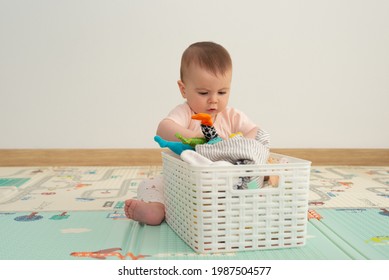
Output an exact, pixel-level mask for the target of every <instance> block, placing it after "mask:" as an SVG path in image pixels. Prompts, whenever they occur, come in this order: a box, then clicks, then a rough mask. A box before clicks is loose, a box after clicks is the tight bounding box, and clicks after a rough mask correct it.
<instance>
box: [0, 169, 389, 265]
mask: <svg viewBox="0 0 389 280" xmlns="http://www.w3.org/2000/svg"><path fill="white" fill-rule="evenodd" d="M161 173H162V168H161V167H160V166H126V167H40V168H37V167H3V168H0V228H1V238H0V259H2V260H5V259H9V260H15V259H57V260H63V259H79V258H86V259H88V258H90V259H154V260H156V259H273V260H274V259H284V260H285V259H317V260H319V259H389V167H355V166H354V167H349V166H313V167H312V168H311V178H310V193H309V209H310V210H309V211H308V213H307V215H308V219H309V222H308V235H307V242H306V245H305V246H303V247H298V248H289V249H274V250H259V251H247V252H237V253H220V254H197V253H195V252H194V251H193V250H192V249H191V248H190V247H188V246H187V245H186V243H185V242H183V241H182V240H181V239H180V238H179V237H178V236H177V235H176V234H175V233H174V232H173V231H172V230H171V229H170V227H169V226H168V225H167V224H166V223H163V224H162V225H160V226H154V227H153V226H146V225H142V224H139V223H137V222H134V221H131V220H128V219H126V217H125V216H124V213H123V204H124V200H126V199H127V198H130V197H135V196H136V189H137V186H138V184H139V182H141V181H142V180H143V179H145V178H151V177H154V176H156V175H159V174H161Z"/></svg>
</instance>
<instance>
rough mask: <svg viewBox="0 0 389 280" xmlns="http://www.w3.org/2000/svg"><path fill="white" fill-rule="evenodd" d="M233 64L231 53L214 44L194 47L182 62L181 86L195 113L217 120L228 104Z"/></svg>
mask: <svg viewBox="0 0 389 280" xmlns="http://www.w3.org/2000/svg"><path fill="white" fill-rule="evenodd" d="M231 77H232V62H231V57H230V55H229V53H228V52H227V50H226V49H225V48H224V47H222V46H220V45H218V44H216V43H213V42H198V43H194V44H192V45H190V46H189V47H188V48H187V49H186V50H185V51H184V53H183V55H182V59H181V69H180V78H181V79H180V80H179V81H178V86H179V89H180V91H181V95H182V96H183V97H184V98H185V99H186V101H187V103H188V105H189V107H191V109H192V110H193V111H194V112H195V113H207V114H210V115H212V116H213V118H215V117H216V115H217V114H218V113H219V112H221V111H223V110H224V109H225V108H226V107H227V104H228V99H229V96H230V86H231Z"/></svg>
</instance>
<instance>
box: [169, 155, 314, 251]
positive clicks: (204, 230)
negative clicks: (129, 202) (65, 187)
mask: <svg viewBox="0 0 389 280" xmlns="http://www.w3.org/2000/svg"><path fill="white" fill-rule="evenodd" d="M271 157H272V158H276V159H277V158H278V159H280V158H284V159H285V158H286V159H287V161H288V163H285V164H264V165H236V166H227V167H226V166H224V167H223V166H208V167H199V166H192V165H189V164H187V163H186V162H184V161H182V160H181V159H180V158H179V157H177V156H176V155H174V154H173V153H170V152H163V153H162V159H163V175H164V185H165V207H166V222H167V223H168V224H169V226H170V227H171V228H172V229H173V230H174V231H175V232H176V233H177V234H178V235H179V236H180V237H181V238H182V239H183V240H184V241H185V242H186V243H187V244H188V245H189V246H190V247H191V248H192V249H193V250H194V251H196V252H198V253H222V252H233V251H246V250H261V249H275V248H287V247H298V246H303V245H305V240H306V233H307V230H306V228H307V212H308V191H309V175H310V166H311V163H310V162H309V161H305V160H302V159H297V158H292V157H287V156H283V155H279V154H274V153H271ZM247 176H250V177H253V178H254V177H265V176H278V180H279V182H278V186H277V187H271V186H267V187H266V185H265V186H264V187H262V188H257V189H244V190H238V189H234V187H233V186H234V185H235V182H236V181H237V180H238V179H239V178H242V177H247Z"/></svg>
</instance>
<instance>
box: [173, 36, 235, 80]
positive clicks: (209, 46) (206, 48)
mask: <svg viewBox="0 0 389 280" xmlns="http://www.w3.org/2000/svg"><path fill="white" fill-rule="evenodd" d="M193 64H194V65H196V66H198V67H200V68H202V69H204V70H206V71H208V72H210V73H212V74H214V75H215V76H219V75H222V76H223V75H225V74H226V73H227V72H230V71H232V61H231V57H230V54H229V53H228V51H227V50H226V49H225V48H224V47H223V46H221V45H219V44H216V43H213V42H197V43H194V44H192V45H190V46H189V47H188V48H187V49H186V50H185V51H184V53H183V54H182V58H181V69H180V79H181V81H183V82H185V77H186V74H187V72H188V69H189V68H190V66H191V65H193Z"/></svg>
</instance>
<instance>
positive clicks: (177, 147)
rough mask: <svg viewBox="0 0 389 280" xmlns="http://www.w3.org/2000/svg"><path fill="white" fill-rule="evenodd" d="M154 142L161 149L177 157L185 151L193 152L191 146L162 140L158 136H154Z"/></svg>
mask: <svg viewBox="0 0 389 280" xmlns="http://www.w3.org/2000/svg"><path fill="white" fill-rule="evenodd" d="M154 141H155V142H157V143H158V144H159V146H160V147H161V148H169V149H170V150H172V151H173V152H175V153H176V154H177V155H181V153H182V152H183V151H185V150H193V149H194V148H193V147H192V146H191V145H188V144H184V143H182V142H173V141H167V140H165V139H162V138H161V137H160V136H158V135H157V136H155V137H154Z"/></svg>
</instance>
